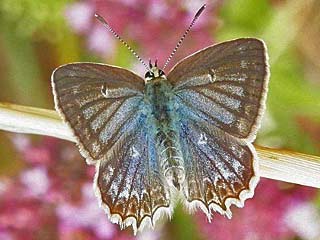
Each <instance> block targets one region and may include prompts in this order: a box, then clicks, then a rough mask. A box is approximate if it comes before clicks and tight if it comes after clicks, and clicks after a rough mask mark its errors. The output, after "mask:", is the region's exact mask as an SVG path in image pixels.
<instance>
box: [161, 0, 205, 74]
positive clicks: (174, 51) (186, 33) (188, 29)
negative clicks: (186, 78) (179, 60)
mask: <svg viewBox="0 0 320 240" xmlns="http://www.w3.org/2000/svg"><path fill="white" fill-rule="evenodd" d="M205 8H206V4H203V5H202V7H201V8H200V9H199V10H198V11H197V13H196V15H195V16H194V18H193V19H192V21H191V23H190V25H189V27H188V28H187V30H186V31H185V32H184V33H183V35H182V37H181V38H180V40H179V42H178V43H177V45H176V47H175V48H174V49H173V51H172V52H171V54H170V56H169V57H168V59H167V61H166V63H165V64H164V66H163V69H162V70H164V69H165V68H166V67H167V65H168V63H169V62H170V60H171V59H172V57H173V56H174V54H175V53H176V52H177V50H178V48H179V47H180V46H181V44H182V42H183V40H184V39H185V38H186V36H187V35H188V33H189V32H190V30H191V28H192V26H193V25H194V24H195V22H196V21H197V19H198V18H199V17H200V15H201V13H202V12H203V11H204V9H205Z"/></svg>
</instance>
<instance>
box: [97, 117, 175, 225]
mask: <svg viewBox="0 0 320 240" xmlns="http://www.w3.org/2000/svg"><path fill="white" fill-rule="evenodd" d="M137 118H138V119H139V120H138V121H140V124H139V125H138V126H136V127H135V129H134V130H132V131H130V132H128V133H126V134H125V136H124V137H123V138H121V139H120V140H119V141H118V142H117V143H116V144H115V146H114V147H113V148H112V149H111V152H110V154H109V155H108V159H106V160H105V161H101V162H100V166H99V168H98V170H97V175H96V181H95V186H96V187H97V192H98V196H99V198H100V199H101V202H102V205H103V206H106V207H107V209H108V211H110V214H111V215H112V217H111V220H112V221H115V222H120V223H121V222H122V224H123V225H124V226H126V225H133V228H134V230H137V229H141V228H143V227H144V225H149V226H150V225H151V226H152V225H153V224H154V222H155V221H156V220H157V218H159V217H160V213H161V214H163V213H164V214H168V215H170V211H171V206H170V192H169V190H168V189H169V187H168V185H167V183H166V181H165V179H164V177H163V175H162V173H161V167H160V164H159V156H158V153H157V150H156V144H155V139H154V137H153V136H152V135H150V132H149V131H150V128H149V127H147V126H146V122H145V118H144V117H143V116H137Z"/></svg>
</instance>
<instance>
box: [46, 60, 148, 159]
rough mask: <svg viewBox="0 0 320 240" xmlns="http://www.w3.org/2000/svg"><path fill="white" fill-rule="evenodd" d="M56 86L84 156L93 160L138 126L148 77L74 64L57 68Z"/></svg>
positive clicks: (57, 99)
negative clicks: (130, 129)
mask: <svg viewBox="0 0 320 240" xmlns="http://www.w3.org/2000/svg"><path fill="white" fill-rule="evenodd" d="M52 86H53V92H54V96H55V104H56V109H57V110H58V111H59V113H60V115H61V116H62V117H63V118H64V120H65V122H67V123H68V125H69V126H70V127H71V129H72V131H73V133H74V135H75V137H76V139H77V144H78V145H79V147H80V151H81V153H82V155H83V156H84V157H85V158H86V159H87V161H88V163H93V162H94V161H96V160H99V159H101V158H104V156H105V155H106V153H107V151H108V149H110V148H111V147H112V146H113V145H114V144H115V142H116V141H117V140H118V139H119V138H120V137H121V135H122V134H123V133H124V132H125V131H127V128H130V127H134V125H135V119H136V116H137V114H138V111H139V105H140V103H141V101H142V98H143V89H144V80H143V79H142V78H140V77H139V76H137V75H135V74H134V73H131V72H130V71H127V70H125V69H121V68H117V67H112V66H108V65H103V64H93V63H73V64H67V65H64V66H61V67H59V68H58V69H56V70H55V71H54V73H53V75H52Z"/></svg>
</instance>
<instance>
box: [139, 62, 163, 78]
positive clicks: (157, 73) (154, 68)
mask: <svg viewBox="0 0 320 240" xmlns="http://www.w3.org/2000/svg"><path fill="white" fill-rule="evenodd" d="M149 69H150V70H149V71H148V72H146V74H145V75H144V78H145V79H146V81H147V82H148V81H152V80H155V79H166V75H165V74H164V71H162V70H161V69H159V68H158V61H157V60H156V61H155V63H154V65H153V64H152V63H151V60H149Z"/></svg>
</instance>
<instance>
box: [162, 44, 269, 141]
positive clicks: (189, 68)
mask: <svg viewBox="0 0 320 240" xmlns="http://www.w3.org/2000/svg"><path fill="white" fill-rule="evenodd" d="M267 58H268V57H267V53H266V47H265V45H264V43H263V42H262V41H260V40H258V39H254V38H243V39H237V40H232V41H228V42H223V43H220V44H217V45H214V46H211V47H208V48H206V49H204V50H201V51H199V52H197V53H195V54H193V55H191V56H189V57H187V58H185V59H184V60H182V61H181V62H179V63H178V64H177V65H176V66H175V67H174V68H173V70H172V71H171V72H170V73H169V74H168V77H167V78H168V80H169V81H170V82H171V83H172V84H173V86H174V88H175V91H176V95H177V97H178V98H179V101H180V103H181V104H185V105H186V106H187V107H188V108H189V110H190V111H193V112H195V113H196V114H197V115H198V116H199V117H200V118H202V119H204V120H206V121H207V122H210V123H211V124H213V125H215V126H217V127H219V128H220V129H223V131H225V132H227V133H229V134H231V135H233V136H235V137H238V138H242V139H246V140H249V141H250V142H251V141H252V140H253V139H254V137H255V135H256V132H257V128H258V126H259V124H260V121H261V115H262V113H263V111H264V106H265V100H266V94H267V84H268V77H269V73H268V64H267Z"/></svg>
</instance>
